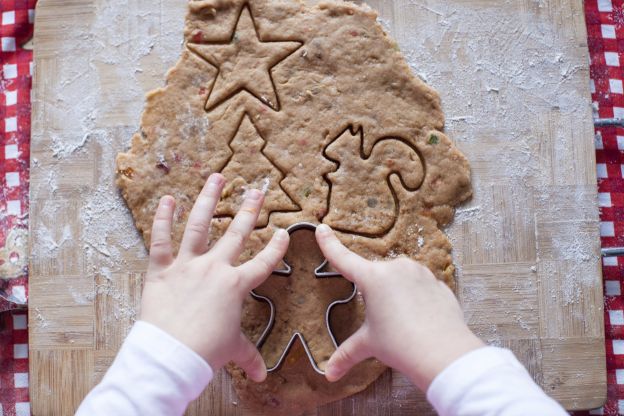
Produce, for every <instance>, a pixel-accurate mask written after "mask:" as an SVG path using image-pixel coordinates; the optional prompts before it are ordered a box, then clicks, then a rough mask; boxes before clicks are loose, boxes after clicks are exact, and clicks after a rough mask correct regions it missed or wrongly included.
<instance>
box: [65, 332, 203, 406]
mask: <svg viewBox="0 0 624 416" xmlns="http://www.w3.org/2000/svg"><path fill="white" fill-rule="evenodd" d="M212 376H213V372H212V368H210V366H209V365H208V363H207V362H206V361H205V360H204V359H203V358H201V357H200V356H199V355H198V354H197V353H196V352H195V351H193V350H191V349H190V348H189V347H187V346H186V345H184V344H182V343H181V342H180V341H178V340H177V339H175V338H174V337H172V336H171V335H169V334H168V333H166V332H165V331H163V330H161V329H160V328H158V327H156V326H154V325H152V324H149V323H147V322H143V321H138V322H136V323H135V324H134V326H133V327H132V329H131V330H130V333H129V334H128V337H127V338H126V340H125V341H124V343H123V345H122V346H121V349H120V350H119V353H118V354H117V357H115V361H113V364H112V365H111V367H110V368H109V369H108V371H107V372H106V374H105V375H104V378H103V379H102V381H101V382H100V384H98V385H97V386H96V387H95V388H94V389H93V390H92V391H91V392H90V393H89V394H88V395H87V397H86V398H85V399H84V401H83V402H82V404H81V405H80V407H79V408H78V411H77V412H76V415H78V416H83V415H84V416H100V415H102V416H104V415H126V416H131V415H137V416H139V415H150V416H152V415H153V416H159V415H163V416H164V415H167V416H172V415H181V414H182V413H184V410H185V409H186V407H187V406H188V404H189V403H190V402H191V401H192V400H195V399H196V398H197V397H198V396H199V395H200V394H201V392H202V391H203V390H204V388H205V387H206V385H207V384H208V383H209V382H210V380H212Z"/></svg>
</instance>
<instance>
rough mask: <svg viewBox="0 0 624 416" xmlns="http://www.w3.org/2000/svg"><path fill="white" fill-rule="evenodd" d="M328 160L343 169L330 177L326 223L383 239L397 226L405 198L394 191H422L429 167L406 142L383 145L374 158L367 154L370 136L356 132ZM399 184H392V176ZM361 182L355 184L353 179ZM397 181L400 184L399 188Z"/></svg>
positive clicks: (332, 147) (346, 134)
mask: <svg viewBox="0 0 624 416" xmlns="http://www.w3.org/2000/svg"><path fill="white" fill-rule="evenodd" d="M323 154H324V156H325V157H326V158H327V159H329V160H331V161H332V162H334V163H336V164H337V165H338V166H337V169H336V170H335V171H334V172H331V173H328V174H326V175H325V180H326V181H327V183H328V184H329V186H330V191H329V196H328V200H329V205H328V207H327V208H328V211H327V215H326V216H325V217H324V218H323V222H324V223H325V224H328V225H329V226H331V227H332V228H334V229H335V230H338V231H341V232H345V233H350V234H358V235H362V236H365V237H382V236H384V235H386V234H387V233H388V232H389V231H390V230H392V228H393V227H394V224H395V223H396V220H397V217H398V215H399V203H400V201H399V198H398V196H397V193H396V192H395V189H394V186H395V184H396V183H397V182H400V186H403V187H404V188H405V189H406V190H408V191H410V192H413V191H416V190H418V189H419V188H420V186H421V185H422V183H423V181H424V179H425V164H424V161H423V159H422V157H421V156H420V154H419V152H418V151H417V150H416V148H415V147H414V146H413V145H412V144H410V143H409V142H408V141H407V140H405V139H403V138H400V137H384V138H382V139H380V140H378V141H377V142H376V143H375V144H374V145H373V148H372V149H371V152H370V154H368V155H367V154H365V152H364V132H363V129H362V128H360V129H359V130H357V131H353V129H352V128H351V127H349V128H347V129H346V130H345V131H343V132H342V133H341V134H340V135H338V137H336V138H335V139H334V140H333V141H331V142H330V143H329V145H327V147H326V148H325V150H324V152H323ZM393 176H394V177H396V178H397V179H398V181H397V180H394V181H393V180H392V177H393ZM354 177H356V178H358V180H357V181H353V178H354ZM393 182H394V183H393Z"/></svg>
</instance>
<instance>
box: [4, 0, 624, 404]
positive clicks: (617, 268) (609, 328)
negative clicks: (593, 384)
mask: <svg viewBox="0 0 624 416" xmlns="http://www.w3.org/2000/svg"><path fill="white" fill-rule="evenodd" d="M35 3H36V0H1V1H0V13H1V16H0V40H1V44H0V46H1V48H0V69H1V71H2V72H1V77H0V195H1V196H2V198H1V199H0V248H2V247H3V245H4V241H5V238H6V236H7V234H8V232H9V230H11V229H13V228H14V227H25V226H26V219H27V217H26V216H27V213H28V183H29V176H28V175H29V158H30V151H29V144H30V87H31V74H32V53H31V52H30V51H28V50H25V49H23V48H22V45H23V44H24V42H25V41H27V40H28V39H29V38H30V37H31V36H32V31H33V25H32V23H33V17H34V12H33V10H34V8H35ZM585 13H586V18H587V29H588V43H589V50H590V56H591V77H592V80H591V87H592V99H593V101H594V103H595V106H596V108H597V111H598V114H599V117H601V118H612V117H619V118H624V85H623V80H624V70H623V68H624V0H586V1H585ZM588 140H591V138H588ZM595 140H596V157H597V172H598V178H599V180H598V182H599V183H598V188H599V192H600V193H599V204H600V209H601V226H600V233H601V237H602V244H603V246H604V247H615V246H624V128H614V127H603V128H599V129H597V132H596V138H595ZM604 266H605V267H604V279H605V325H606V328H605V329H606V338H607V339H606V349H607V369H608V384H609V389H608V401H607V403H606V405H605V406H604V407H603V408H600V409H596V410H593V411H590V412H579V413H578V414H579V415H581V414H584V415H587V414H590V415H618V414H624V295H623V294H622V283H623V282H624V257H620V258H609V259H605V260H604ZM26 283H27V277H26V276H23V277H21V278H19V279H16V280H15V281H13V282H12V287H11V288H10V290H12V291H13V294H14V295H15V296H17V297H18V298H19V297H24V296H27V290H28V289H27V284H26ZM6 308H7V305H6V304H3V303H2V302H1V301H0V311H2V310H3V309H6ZM26 325H27V318H26V313H25V312H7V313H2V314H0V416H9V415H11V416H12V415H19V416H26V415H29V414H30V406H29V398H28V330H27V326H26Z"/></svg>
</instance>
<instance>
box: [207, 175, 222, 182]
mask: <svg viewBox="0 0 624 416" xmlns="http://www.w3.org/2000/svg"><path fill="white" fill-rule="evenodd" d="M221 182H223V176H221V175H220V174H218V173H213V174H212V175H210V177H209V178H208V183H209V184H214V185H220V184H221Z"/></svg>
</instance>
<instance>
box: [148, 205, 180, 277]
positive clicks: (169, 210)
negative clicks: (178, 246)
mask: <svg viewBox="0 0 624 416" xmlns="http://www.w3.org/2000/svg"><path fill="white" fill-rule="evenodd" d="M174 210H175V199H173V197H171V196H163V197H162V198H161V199H160V202H159V204H158V208H157V209H156V215H155V216H154V223H153V224H152V238H151V241H150V255H149V258H150V260H149V263H150V267H152V268H154V267H156V268H161V267H167V266H169V265H170V264H171V262H173V248H172V245H171V223H172V222H173V212H174Z"/></svg>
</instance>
